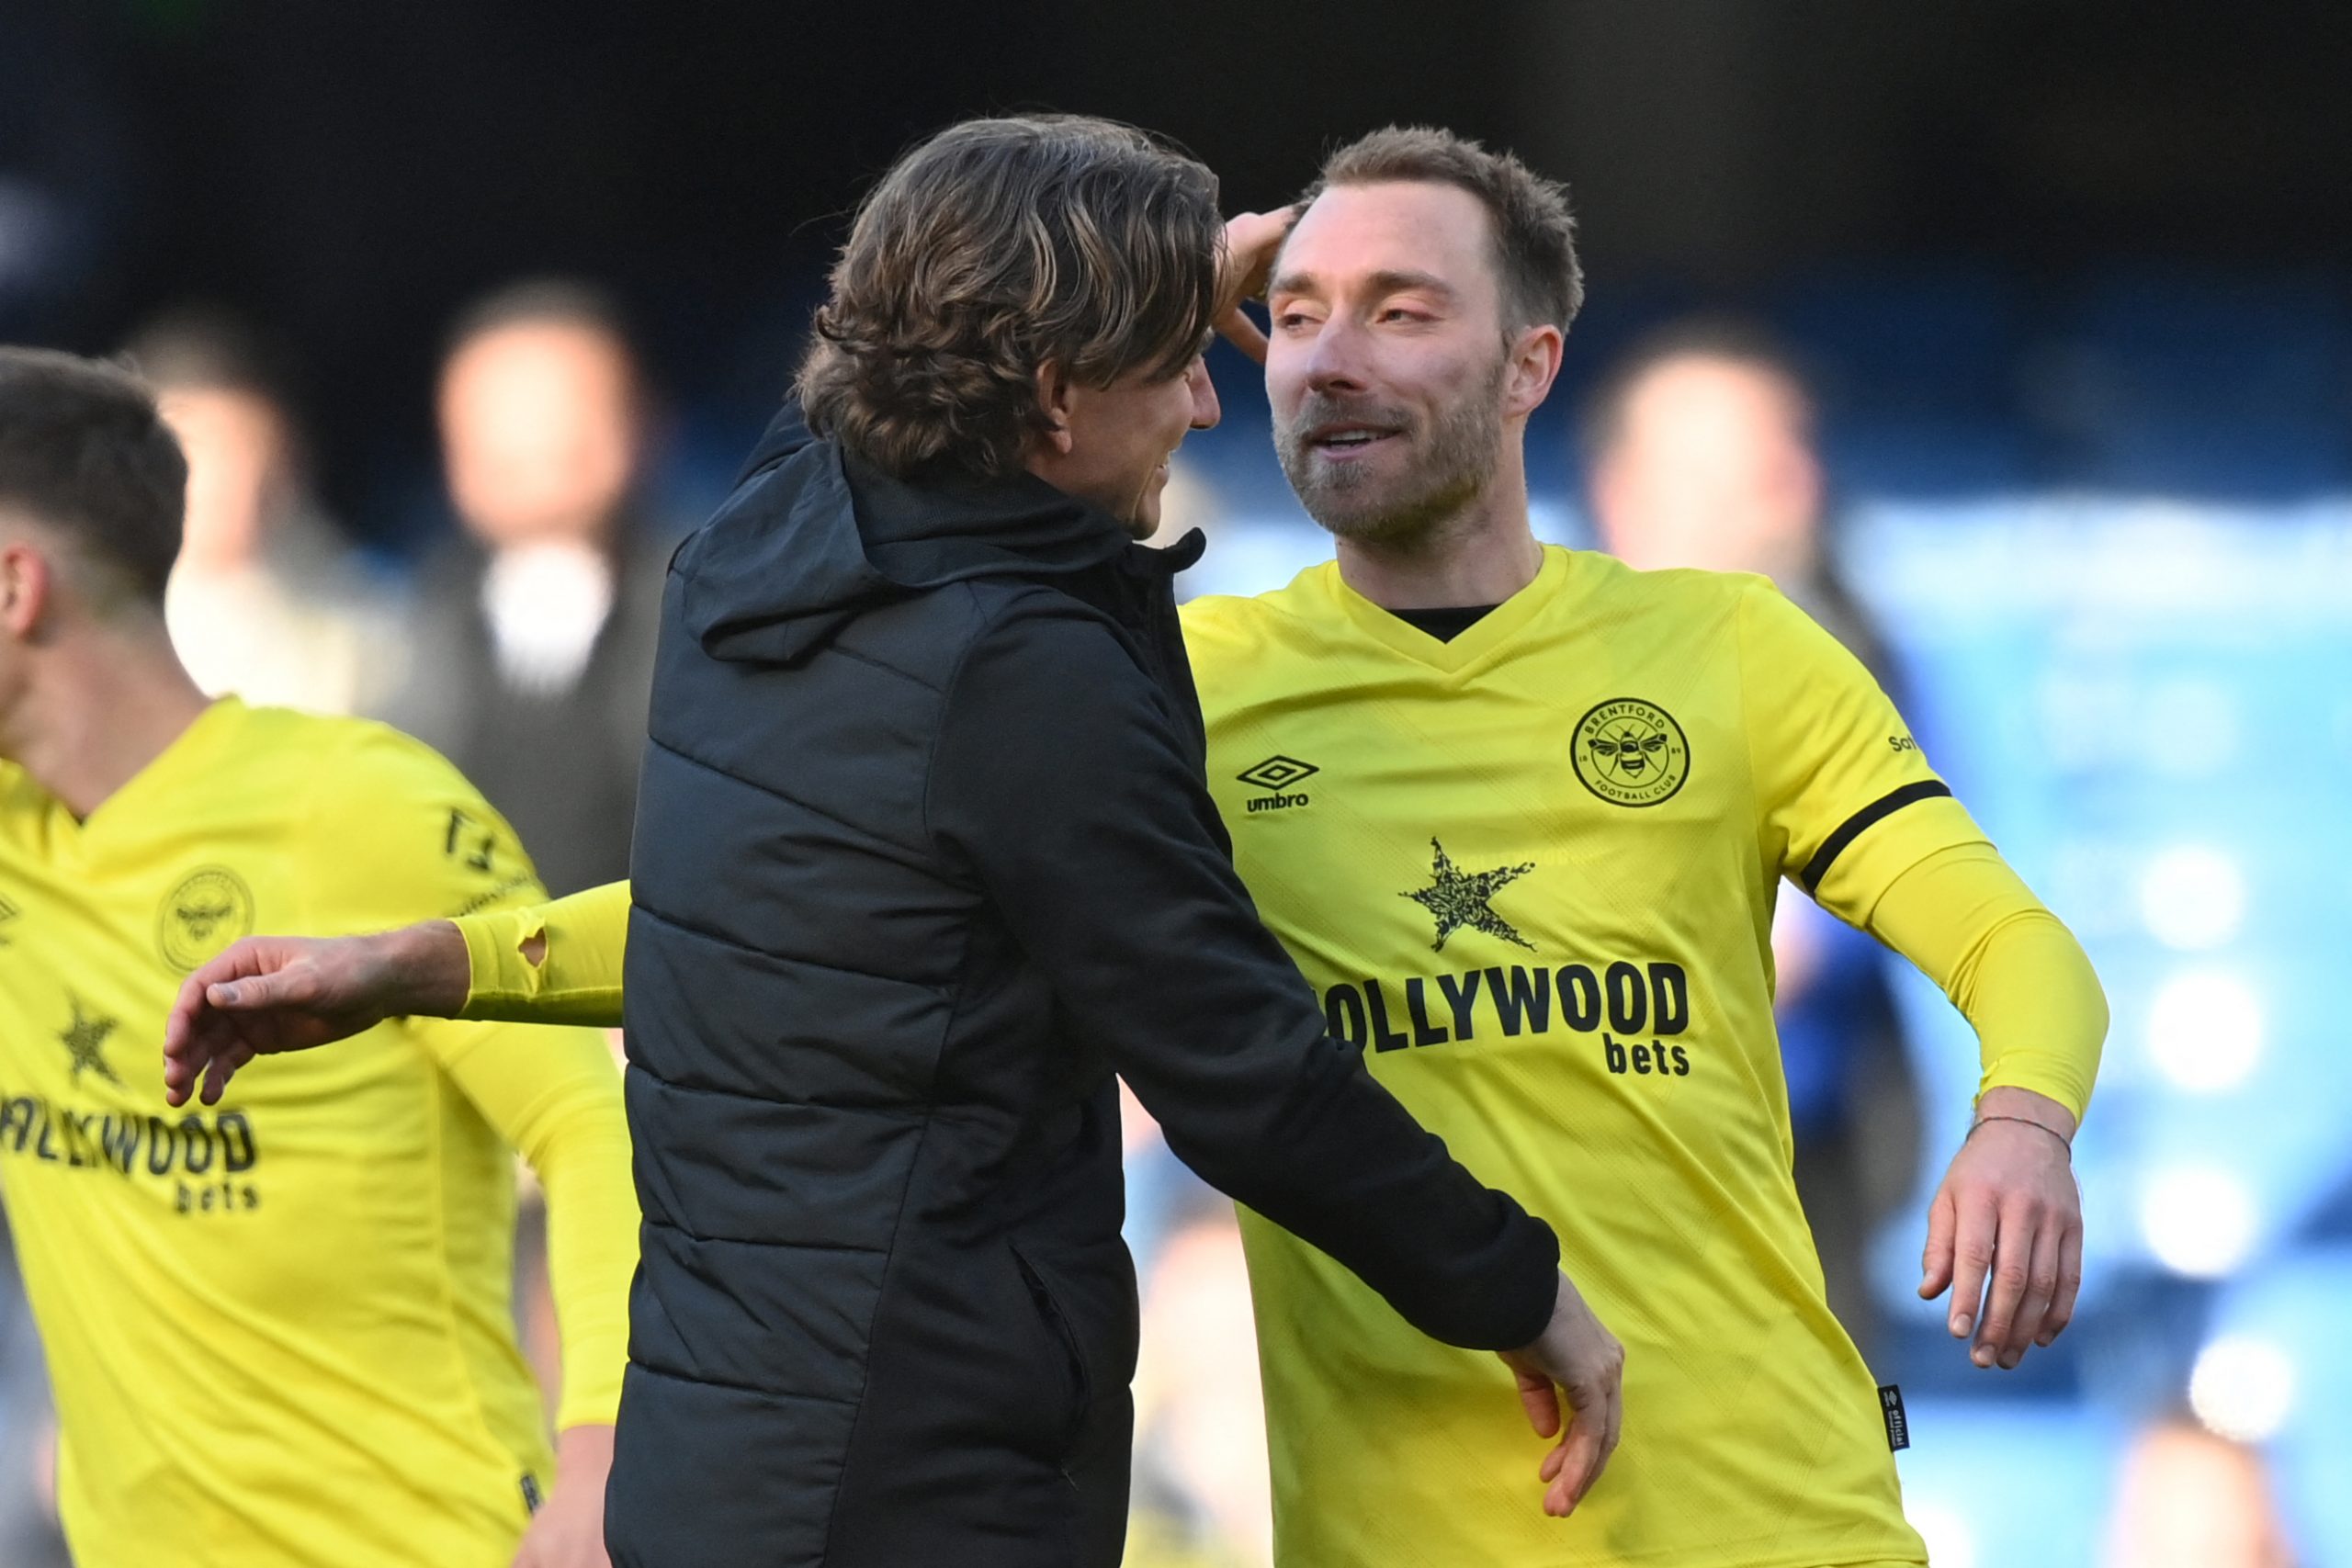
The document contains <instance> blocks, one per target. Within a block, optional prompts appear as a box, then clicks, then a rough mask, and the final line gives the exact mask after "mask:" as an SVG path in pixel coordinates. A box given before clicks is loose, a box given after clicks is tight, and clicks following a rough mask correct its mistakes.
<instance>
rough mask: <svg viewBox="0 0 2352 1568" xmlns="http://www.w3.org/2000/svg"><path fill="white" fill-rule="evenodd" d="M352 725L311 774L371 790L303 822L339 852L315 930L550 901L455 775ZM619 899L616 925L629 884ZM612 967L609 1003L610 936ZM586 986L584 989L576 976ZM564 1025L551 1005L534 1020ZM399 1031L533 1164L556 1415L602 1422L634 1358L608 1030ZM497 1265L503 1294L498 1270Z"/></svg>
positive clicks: (410, 746)
mask: <svg viewBox="0 0 2352 1568" xmlns="http://www.w3.org/2000/svg"><path fill="white" fill-rule="evenodd" d="M355 733H356V735H357V737H358V739H357V741H356V747H357V748H358V750H360V752H361V755H360V756H358V757H356V758H355V759H354V760H352V761H349V762H348V763H347V764H346V765H345V769H344V771H343V773H340V774H337V773H323V772H322V775H321V776H322V777H356V778H365V779H368V781H370V788H369V789H368V790H366V791H358V790H354V789H351V788H349V787H345V788H343V789H339V790H335V791H322V792H321V794H320V795H319V797H318V798H317V799H316V800H315V801H314V802H313V810H314V811H315V812H316V813H318V818H317V821H316V823H315V825H314V827H313V831H314V832H315V833H317V835H318V836H319V839H320V841H322V842H331V843H334V844H335V845H337V846H338V847H339V848H340V850H341V852H340V853H338V854H337V855H336V856H334V858H333V859H332V860H331V861H330V862H328V864H329V865H330V866H331V868H332V885H331V886H324V885H322V897H323V895H324V894H328V893H331V894H333V895H334V897H332V898H331V899H329V900H327V901H325V902H322V903H321V904H320V905H319V906H318V912H317V914H316V915H315V917H314V919H313V922H312V924H311V929H313V930H318V931H327V932H336V931H380V930H382V929H384V928H385V927H387V926H390V925H393V924H397V923H401V922H403V921H408V920H413V919H418V918H419V917H420V916H423V915H426V914H428V913H434V912H439V913H442V914H444V915H445V916H447V917H453V918H456V919H458V920H459V921H460V923H474V922H481V921H495V922H499V923H501V924H502V925H512V924H514V923H515V922H516V921H517V919H518V918H521V917H526V916H535V915H538V914H540V913H543V912H546V911H548V909H549V908H550V907H549V906H548V905H547V904H546V902H545V901H546V897H547V894H546V891H545V889H543V888H542V887H541V886H540V885H539V880H538V875H537V872H536V871H535V870H534V869H533V867H532V865H531V863H530V858H529V856H528V855H527V854H526V853H525V852H524V850H523V846H522V845H521V844H520V843H519V842H517V841H516V840H515V833H514V829H512V828H511V827H509V826H508V825H507V823H506V822H505V821H504V819H503V818H501V817H500V816H499V815H498V813H497V812H496V810H494V809H493V808H492V807H491V806H490V804H489V803H488V802H487V801H485V800H483V799H482V798H481V795H479V794H477V793H476V792H475V791H474V789H473V787H472V786H471V785H470V784H468V783H467V782H466V781H465V780H464V779H463V778H462V777H461V776H460V775H459V774H458V772H457V770H455V769H454V768H452V767H450V766H449V764H448V763H447V761H443V760H442V759H441V758H439V757H437V756H435V755H434V754H433V753H432V752H430V751H428V750H425V749H424V747H422V746H419V745H417V744H416V743H415V742H413V741H412V740H409V739H407V738H406V737H404V736H398V735H395V734H394V733H393V732H391V731H390V730H383V729H379V728H378V727H375V726H367V727H364V728H361V729H359V730H357V731H356V732H355ZM436 849H437V850H438V851H440V852H439V853H437V854H436V853H434V852H433V851H434V850H436ZM567 902H570V901H567ZM616 903H617V905H618V908H619V909H620V912H621V918H622V919H624V920H625V919H626V918H627V908H628V888H627V887H626V886H622V887H621V888H620V890H619V897H618V899H617V900H616ZM561 907H562V906H560V905H559V906H554V907H553V908H561ZM586 945H587V944H584V943H583V944H582V947H583V948H584V947H585V946H586ZM518 962H519V961H518ZM609 976H610V986H611V989H612V991H613V993H614V995H615V996H616V997H617V996H618V993H619V987H620V981H619V957H618V947H617V944H616V946H615V950H614V955H613V961H612V964H611V967H610V971H609ZM587 984H588V980H587V978H586V977H585V976H583V979H582V987H583V988H585V987H586V986H587ZM530 1021H537V1022H561V1021H573V1018H572V1016H569V1015H564V1014H561V1013H557V1014H553V1015H542V1016H540V1017H537V1018H536V1019H533V1020H530ZM403 1027H404V1028H405V1029H406V1030H407V1031H408V1032H409V1034H410V1037H411V1039H412V1040H413V1042H414V1043H415V1044H416V1046H417V1047H418V1048H419V1049H420V1050H421V1051H422V1052H423V1053H424V1054H425V1055H428V1056H430V1057H431V1058H432V1059H433V1061H434V1062H435V1065H436V1066H437V1067H438V1068H439V1070H440V1072H441V1074H442V1075H443V1076H444V1077H447V1079H448V1081H449V1082H450V1083H451V1084H452V1085H453V1086H454V1087H455V1088H456V1089H457V1092H458V1094H459V1095H462V1096H463V1097H464V1098H465V1100H467V1102H468V1103H469V1104H470V1105H471V1106H472V1108H473V1109H474V1111H476V1112H477V1113H479V1115H480V1116H481V1120H482V1121H483V1122H485V1123H487V1124H488V1125H489V1126H490V1128H491V1129H492V1131H493V1132H495V1133H496V1134H498V1135H499V1137H500V1138H501V1139H502V1140H503V1142H504V1143H505V1144H506V1145H508V1146H509V1147H510V1148H512V1149H513V1150H514V1151H515V1153H517V1154H520V1155H521V1156H523V1157H524V1158H525V1159H526V1160H527V1161H529V1162H530V1166H531V1168H532V1169H533V1170H534V1171H536V1172H537V1175H538V1178H539V1184H540V1186H541V1187H542V1188H543V1189H544V1190H545V1191H546V1193H547V1201H548V1281H549V1284H550V1287H551V1288H552V1291H553V1293H554V1296H555V1303H556V1315H557V1319H558V1322H559V1324H560V1327H561V1330H562V1335H563V1389H562V1393H561V1395H560V1399H559V1402H558V1417H559V1424H560V1425H562V1426H577V1425H581V1424H583V1423H602V1422H609V1421H611V1420H612V1419H613V1416H614V1413H615V1411H616V1408H617V1407H618V1404H619V1401H620V1383H621V1373H622V1370H623V1369H624V1368H625V1367H626V1365H627V1364H628V1287H629V1280H630V1276H631V1275H632V1274H633V1273H634V1271H635V1269H636V1262H637V1233H638V1208H637V1196H636V1190H635V1188H634V1186H633V1185H632V1178H631V1175H630V1170H629V1146H628V1118H627V1116H626V1113H625V1112H624V1111H623V1109H622V1103H621V1075H620V1071H619V1069H618V1067H617V1066H616V1064H615V1063H614V1061H613V1056H612V1052H611V1050H610V1049H609V1048H608V1047H607V1046H606V1044H605V1036H604V1034H603V1033H602V1032H598V1031H596V1030H593V1029H576V1028H575V1029H525V1028H516V1027H515V1026H514V1025H513V1024H512V1023H508V1022H463V1021H452V1020H442V1019H430V1020H428V1019H415V1020H411V1021H408V1022H407V1023H406V1024H405V1025H403ZM498 1272H499V1275H500V1278H499V1279H498V1281H497V1282H498V1285H499V1286H500V1287H501V1291H500V1294H501V1299H503V1286H504V1284H505V1280H504V1278H503V1268H502V1269H500V1270H499V1271H498Z"/></svg>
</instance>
